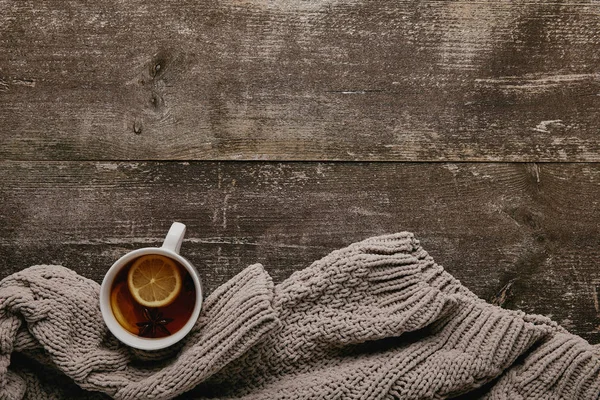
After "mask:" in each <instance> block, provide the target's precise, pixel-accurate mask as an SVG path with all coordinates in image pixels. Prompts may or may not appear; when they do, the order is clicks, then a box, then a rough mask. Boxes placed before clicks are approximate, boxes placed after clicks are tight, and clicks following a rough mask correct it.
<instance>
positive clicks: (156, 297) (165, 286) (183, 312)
mask: <svg viewBox="0 0 600 400" xmlns="http://www.w3.org/2000/svg"><path fill="white" fill-rule="evenodd" d="M195 302H196V287H195V285H194V281H193V279H192V277H191V276H190V274H189V272H188V271H187V269H186V268H184V267H183V266H182V265H181V264H180V263H179V262H177V261H176V260H174V259H172V258H169V257H166V256H164V255H160V254H146V255H143V256H140V257H138V258H136V259H134V260H132V261H131V262H129V263H128V264H126V265H125V266H124V267H123V268H122V269H121V270H120V271H119V272H118V274H117V276H116V277H115V279H114V281H113V283H112V286H111V289H110V306H111V308H112V312H113V314H114V316H115V319H116V320H117V322H118V323H119V325H121V326H122V327H123V328H124V329H126V330H127V331H129V332H131V333H133V334H134V335H137V336H140V337H145V338H162V337H166V336H169V335H172V334H174V333H175V332H177V331H178V330H180V329H181V328H182V327H183V326H184V325H185V324H186V323H187V322H188V320H189V319H190V317H191V316H192V313H193V311H194V305H195Z"/></svg>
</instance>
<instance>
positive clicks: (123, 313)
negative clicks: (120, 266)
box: [110, 282, 140, 334]
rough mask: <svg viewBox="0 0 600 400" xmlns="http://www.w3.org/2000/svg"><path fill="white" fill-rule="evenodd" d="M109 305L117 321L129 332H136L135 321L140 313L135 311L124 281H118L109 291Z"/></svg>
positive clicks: (138, 318)
mask: <svg viewBox="0 0 600 400" xmlns="http://www.w3.org/2000/svg"><path fill="white" fill-rule="evenodd" d="M110 307H111V308H112V312H113V315H114V316H115V318H116V320H117V322H118V323H119V324H120V325H121V326H122V327H123V328H125V329H127V330H128V331H129V332H131V333H135V334H137V333H138V327H137V326H136V325H135V323H136V322H137V321H140V315H138V313H137V312H136V309H135V307H134V303H133V298H131V294H130V293H129V289H128V288H127V283H126V282H121V283H118V284H117V285H115V287H114V288H113V290H112V292H110Z"/></svg>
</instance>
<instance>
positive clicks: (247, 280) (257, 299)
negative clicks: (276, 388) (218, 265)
mask: <svg viewBox="0 0 600 400" xmlns="http://www.w3.org/2000/svg"><path fill="white" fill-rule="evenodd" d="M98 297H99V285H98V284H97V283H96V282H93V281H91V280H89V279H86V278H84V277H81V276H79V275H77V274H76V273H75V272H73V271H70V270H68V269H66V268H63V267H60V266H49V265H46V266H35V267H30V268H28V269H25V270H23V271H20V272H18V273H15V274H13V275H11V276H9V277H7V278H5V279H4V280H2V282H0V398H7V399H18V398H22V396H23V395H25V397H27V396H29V395H30V394H31V393H30V392H31V391H32V390H34V389H33V388H43V387H44V385H43V382H42V381H39V382H37V384H35V385H34V384H31V382H29V380H31V379H34V378H36V375H32V374H27V373H26V371H25V370H22V369H19V365H17V364H14V363H11V362H12V360H14V359H15V357H14V354H13V353H23V354H24V355H26V356H27V358H28V359H29V358H31V359H32V361H33V362H36V363H38V364H45V365H47V366H48V367H49V368H51V369H53V370H58V371H60V372H61V373H63V374H64V375H65V376H66V377H68V378H69V379H70V380H71V381H72V382H74V383H76V384H77V385H78V386H80V387H81V388H83V389H85V390H90V391H97V392H102V393H105V394H108V395H110V396H112V397H114V398H118V399H133V398H153V399H167V398H172V397H174V396H176V395H178V394H181V393H183V392H185V391H187V390H189V389H191V388H193V387H194V386H195V385H197V384H198V383H200V382H202V381H204V380H206V379H208V378H209V377H210V376H212V375H214V374H215V373H217V372H218V371H219V370H220V369H221V368H223V367H224V366H225V365H226V364H228V363H230V362H233V361H234V360H236V359H237V358H238V357H240V356H241V355H242V354H243V353H244V352H246V351H247V350H248V349H249V348H251V347H252V346H253V345H254V344H255V343H256V342H257V341H259V340H260V339H261V338H262V337H263V336H264V335H265V334H266V333H267V332H269V331H270V330H271V329H274V328H275V327H276V326H277V315H276V314H275V312H274V310H273V308H272V306H271V302H272V299H273V283H272V281H271V278H270V277H269V275H268V274H267V273H266V271H265V270H264V268H263V267H262V265H260V264H254V265H251V266H249V267H247V268H246V269H244V270H243V271H242V272H240V273H239V274H238V275H236V276H235V277H233V278H232V279H230V280H229V281H228V282H227V283H225V284H224V285H222V286H221V287H219V288H218V289H217V290H215V292H213V293H212V294H211V295H210V296H208V297H207V298H206V299H205V301H204V304H203V307H202V313H201V316H200V318H199V320H198V322H197V323H196V325H195V326H194V328H193V330H192V332H190V333H189V334H188V335H187V336H186V337H185V338H184V339H183V340H182V341H181V342H179V343H178V344H177V345H175V346H172V347H170V348H168V349H165V350H164V351H158V352H142V351H138V350H134V349H131V348H128V347H127V346H125V345H122V344H120V343H119V342H118V341H117V340H116V339H115V338H114V337H113V336H112V335H111V334H110V332H108V329H107V328H106V326H105V324H104V322H103V319H102V315H101V313H100V308H99V304H98V302H99V300H98ZM148 361H150V362H148ZM40 390H41V389H40ZM29 397H35V396H34V395H31V396H29ZM57 398H69V396H66V397H65V396H62V397H61V396H58V395H57Z"/></svg>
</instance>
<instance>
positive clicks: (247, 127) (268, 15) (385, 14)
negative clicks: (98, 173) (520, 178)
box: [0, 0, 600, 162]
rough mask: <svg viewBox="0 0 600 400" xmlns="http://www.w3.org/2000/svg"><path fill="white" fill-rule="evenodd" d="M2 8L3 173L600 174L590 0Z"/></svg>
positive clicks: (28, 2)
mask: <svg viewBox="0 0 600 400" xmlns="http://www.w3.org/2000/svg"><path fill="white" fill-rule="evenodd" d="M0 10H1V13H2V18H0V102H1V103H2V107H0V134H1V135H2V146H0V159H5V160H167V159H179V160H185V159H188V160H396V161H406V160H409V161H410V160H412V161H427V160H431V161H461V160H463V161H464V160H470V161H595V162H597V161H600V140H599V137H598V135H599V134H598V132H599V131H600V96H599V94H600V80H599V75H598V65H599V62H600V3H598V2H595V1H593V2H568V1H567V2H542V1H539V2H538V1H527V2H510V1H496V0H489V1H437V0H436V1H434V0H426V1H406V0H405V1H388V0H375V1H366V0H363V1H356V0H351V1H344V2H341V1H337V0H321V1H316V0H310V1H279V2H271V1H263V0H244V1H237V0H225V1H219V2H217V1H212V0H208V1H200V2H198V1H189V0H182V1H162V0H161V1H158V0H144V1H139V0H105V1H99V2H95V1H82V2H77V4H74V3H73V2H68V1H58V0H54V1H43V2H40V1H34V0H22V1H11V0H3V1H0Z"/></svg>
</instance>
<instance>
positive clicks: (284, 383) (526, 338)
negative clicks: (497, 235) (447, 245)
mask: <svg viewBox="0 0 600 400" xmlns="http://www.w3.org/2000/svg"><path fill="white" fill-rule="evenodd" d="M98 298H99V285H98V284H97V283H95V282H93V281H91V280H88V279H86V278H83V277H81V276H79V275H77V274H76V273H74V272H72V271H70V270H68V269H66V268H63V267H59V266H48V265H46V266H35V267H31V268H28V269H26V270H23V271H21V272H18V273H15V274H13V275H11V276H9V277H7V278H5V279H4V280H3V281H2V282H0V399H22V398H25V399H43V398H56V399H71V398H89V399H101V398H108V396H111V397H114V398H117V399H135V398H143V399H169V398H173V397H176V396H179V395H182V398H197V399H208V398H223V399H269V400H270V399H361V400H367V399H385V400H391V399H442V398H452V397H456V396H460V395H462V394H470V396H469V397H468V398H482V399H511V400H513V399H565V400H567V399H568V400H573V399H581V400H586V399H596V400H597V399H600V354H599V353H600V352H599V349H598V348H597V347H596V346H592V345H590V344H589V343H587V342H586V341H585V340H583V339H582V338H580V337H578V336H575V335H572V334H570V333H568V332H567V331H566V330H565V329H563V328H561V327H560V326H558V325H557V324H556V323H554V322H552V321H551V320H549V319H548V318H545V317H542V316H536V315H528V314H525V313H523V312H519V311H510V310H504V309H501V308H499V307H496V306H493V305H490V304H488V303H486V302H485V301H483V300H481V299H479V298H477V297H476V296H475V295H474V294H473V293H471V292H470V291H469V290H468V289H467V288H465V287H464V286H462V285H461V284H460V282H459V281H458V280H456V279H454V278H453V277H452V276H450V275H449V274H448V273H447V272H445V271H444V270H443V268H442V267H441V266H439V265H437V264H436V263H435V262H434V260H433V259H432V258H431V257H430V256H429V255H428V254H427V253H426V252H425V250H424V249H423V248H422V247H421V246H420V245H419V242H418V241H417V240H416V239H415V238H414V236H413V235H412V234H411V233H408V232H402V233H397V234H392V235H384V236H378V237H373V238H369V239H366V240H364V241H361V242H358V243H354V244H352V245H350V246H348V247H346V248H344V249H341V250H336V251H334V252H332V253H330V254H329V255H327V256H326V257H324V258H323V259H321V260H319V261H316V262H314V263H313V264H312V265H311V266H309V267H308V268H306V269H304V270H302V271H299V272H296V273H294V274H293V275H292V276H291V277H290V278H288V279H287V280H285V281H284V282H282V283H281V284H279V285H277V286H273V283H272V281H271V279H270V277H269V276H268V274H267V273H266V272H265V270H264V269H263V267H262V266H261V265H260V264H255V265H252V266H249V267H248V268H246V269H245V270H244V271H242V272H241V273H240V274H238V275H237V276H235V277H234V278H232V279H231V280H230V281H229V282H227V283H226V284H224V285H222V286H221V287H220V288H219V289H217V290H216V291H215V292H214V293H212V294H211V295H210V296H209V297H208V298H207V299H206V300H205V303H204V306H203V310H202V313H201V317H200V319H199V321H198V323H197V324H196V326H195V327H194V329H193V331H192V332H191V333H190V334H189V335H188V336H187V337H186V338H185V339H184V340H183V341H182V342H180V343H179V344H178V345H176V346H174V347H172V348H169V349H166V350H163V351H159V352H144V351H139V350H134V349H130V348H128V347H127V346H125V345H122V344H121V343H120V342H118V341H117V340H116V339H115V338H114V337H113V336H112V335H111V334H110V332H109V331H108V330H107V328H106V327H105V325H104V323H103V320H102V316H101V314H100V309H99V305H98Z"/></svg>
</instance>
